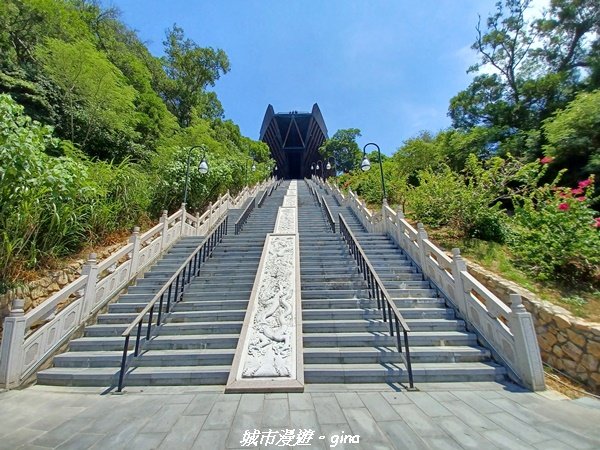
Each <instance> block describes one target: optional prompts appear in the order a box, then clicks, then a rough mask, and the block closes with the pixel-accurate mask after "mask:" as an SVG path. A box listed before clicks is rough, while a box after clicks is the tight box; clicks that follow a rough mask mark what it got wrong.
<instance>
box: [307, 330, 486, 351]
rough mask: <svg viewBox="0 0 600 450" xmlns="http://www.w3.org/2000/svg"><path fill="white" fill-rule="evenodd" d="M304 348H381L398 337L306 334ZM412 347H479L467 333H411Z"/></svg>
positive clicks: (363, 334)
mask: <svg viewBox="0 0 600 450" xmlns="http://www.w3.org/2000/svg"><path fill="white" fill-rule="evenodd" d="M302 340H303V342H304V347H305V348H308V347H361V346H362V347H380V346H384V347H386V346H388V347H389V346H394V345H396V336H390V335H389V334H384V333H381V334H373V333H368V332H361V333H305V334H304V336H303V338H302ZM408 342H409V345H410V346H413V345H414V346H417V347H424V346H436V347H439V346H458V345H470V346H474V345H477V337H476V336H475V334H473V333H468V332H465V331H416V332H413V331H411V332H410V333H409V336H408Z"/></svg>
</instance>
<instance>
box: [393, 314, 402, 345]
mask: <svg viewBox="0 0 600 450" xmlns="http://www.w3.org/2000/svg"><path fill="white" fill-rule="evenodd" d="M394 322H396V344H397V345H398V352H399V353H402V345H401V343H400V324H399V322H398V318H397V317H395V318H394Z"/></svg>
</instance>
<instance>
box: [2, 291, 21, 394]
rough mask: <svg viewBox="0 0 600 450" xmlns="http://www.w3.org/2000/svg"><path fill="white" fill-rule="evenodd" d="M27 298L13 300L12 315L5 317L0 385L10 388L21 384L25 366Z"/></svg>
mask: <svg viewBox="0 0 600 450" xmlns="http://www.w3.org/2000/svg"><path fill="white" fill-rule="evenodd" d="M24 308H25V300H23V299H20V298H16V299H14V300H13V302H12V308H11V312H10V315H9V316H8V317H6V318H5V319H4V329H3V330H2V346H1V347H0V386H2V387H4V388H6V389H8V388H11V387H13V386H17V385H18V384H19V381H20V378H21V367H22V366H23V358H24V356H25V355H24V354H23V345H24V344H25V333H26V332H27V319H26V317H25V310H24Z"/></svg>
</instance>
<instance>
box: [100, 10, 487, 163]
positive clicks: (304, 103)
mask: <svg viewBox="0 0 600 450" xmlns="http://www.w3.org/2000/svg"><path fill="white" fill-rule="evenodd" d="M103 3H104V4H105V5H113V6H116V7H118V8H119V9H120V10H121V12H122V16H121V17H122V19H123V21H124V22H125V23H126V24H127V25H129V26H130V27H131V28H133V29H135V30H137V31H138V35H139V36H140V38H141V39H142V40H143V41H145V42H146V43H147V44H148V45H149V48H150V50H151V52H152V53H153V54H155V55H157V56H158V55H161V54H162V41H163V38H164V36H165V31H166V29H167V28H169V27H171V26H172V25H173V24H174V23H177V24H178V25H179V26H181V27H182V28H183V29H184V31H185V33H186V36H188V37H189V38H191V39H193V40H194V41H195V42H196V43H197V44H199V45H201V46H210V47H216V48H222V49H223V50H225V52H226V53H227V55H228V56H229V59H230V62H231V71H230V72H229V73H228V74H226V75H225V76H223V77H222V78H221V79H220V80H219V81H218V82H217V84H216V86H215V88H214V89H215V91H216V92H217V94H218V96H219V99H220V100H221V102H222V103H223V106H224V108H225V115H226V117H227V118H229V119H232V120H233V121H234V122H236V123H237V124H238V125H239V126H240V128H241V130H242V133H243V134H245V135H246V136H249V137H251V138H254V139H257V138H258V133H259V130H260V126H261V123H262V118H263V115H264V112H265V110H266V108H267V105H268V104H269V103H271V104H272V105H273V106H274V108H275V111H276V112H287V111H292V110H298V111H310V109H311V107H312V105H313V103H315V102H317V103H318V104H319V107H320V108H321V111H322V113H323V116H324V118H325V123H326V125H327V128H328V130H329V135H330V136H331V135H333V133H334V132H335V131H336V130H338V129H340V128H359V129H360V130H361V132H362V137H361V138H360V139H359V144H361V145H363V144H365V143H367V142H371V141H372V142H376V143H378V144H379V145H380V146H381V149H382V151H383V152H384V153H386V154H391V153H393V152H394V151H395V149H396V148H398V147H399V146H400V145H401V144H402V142H403V141H404V140H406V139H408V138H410V137H411V136H414V135H416V134H417V133H418V132H419V131H420V130H431V131H437V130H439V129H442V128H445V127H447V126H448V125H449V124H450V120H449V118H448V117H447V115H446V114H447V109H448V103H449V100H450V98H451V97H452V96H453V95H455V94H456V93H458V92H459V91H460V90H461V89H464V88H465V87H466V86H467V85H468V84H469V81H470V79H471V75H468V74H466V69H467V68H468V67H469V65H471V64H472V63H473V62H475V61H476V55H475V53H474V52H473V51H472V50H470V48H469V47H470V45H471V44H472V42H473V41H474V38H475V25H476V24H477V15H478V13H479V14H481V16H482V17H483V18H484V19H485V17H487V15H488V13H489V12H490V11H492V10H493V6H494V3H495V0H387V1H383V0H371V1H368V0H302V1H300V0H264V1H259V0H205V1H190V0H188V1H186V0H168V1H166V0H105V1H104V2H103Z"/></svg>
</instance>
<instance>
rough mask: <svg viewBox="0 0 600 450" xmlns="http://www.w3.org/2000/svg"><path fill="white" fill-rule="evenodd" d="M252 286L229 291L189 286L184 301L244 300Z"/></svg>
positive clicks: (248, 295) (250, 291) (248, 296)
mask: <svg viewBox="0 0 600 450" xmlns="http://www.w3.org/2000/svg"><path fill="white" fill-rule="evenodd" d="M251 293H252V288H251V287H249V288H247V289H243V288H240V289H237V290H230V291H207V290H203V289H202V288H200V287H198V286H190V287H189V289H188V290H187V291H186V292H185V295H184V301H188V300H189V301H201V300H222V301H227V300H246V299H249V298H250V294H251Z"/></svg>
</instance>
